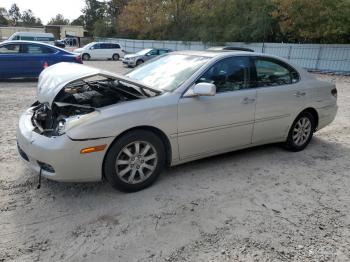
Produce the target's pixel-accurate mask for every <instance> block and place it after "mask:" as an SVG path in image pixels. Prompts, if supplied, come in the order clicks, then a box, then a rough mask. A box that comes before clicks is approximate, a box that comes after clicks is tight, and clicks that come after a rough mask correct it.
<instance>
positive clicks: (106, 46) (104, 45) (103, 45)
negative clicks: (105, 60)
mask: <svg viewBox="0 0 350 262" xmlns="http://www.w3.org/2000/svg"><path fill="white" fill-rule="evenodd" d="M110 46H111V45H110V44H100V49H109V48H110Z"/></svg>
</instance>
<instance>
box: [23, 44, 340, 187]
mask: <svg viewBox="0 0 350 262" xmlns="http://www.w3.org/2000/svg"><path fill="white" fill-rule="evenodd" d="M37 90H38V91H37V94H38V98H37V99H38V101H37V102H35V103H34V104H33V105H32V106H31V107H30V108H29V109H28V110H27V111H26V112H25V113H24V114H23V115H22V116H21V118H20V120H19V128H18V133H17V141H18V148H19V149H18V150H19V153H20V155H21V156H22V158H23V159H25V160H26V161H27V163H29V164H30V166H31V167H32V168H33V169H34V170H36V171H37V172H38V173H39V174H42V175H43V176H45V177H47V178H49V179H53V180H57V181H70V182H79V181H80V182H82V181H99V180H102V179H103V178H106V179H107V180H108V181H109V182H110V183H111V184H112V186H114V187H116V188H119V189H123V190H127V191H136V190H140V189H143V188H145V187H147V186H149V185H151V184H152V183H153V182H154V181H155V180H156V179H157V177H158V175H159V174H160V173H161V171H162V169H163V168H164V167H166V166H174V165H177V164H180V163H184V162H188V161H192V160H195V159H199V158H204V157H208V156H211V155H216V154H220V153H224V152H228V151H233V150H238V149H242V148H247V147H252V146H256V145H262V144H267V143H279V142H281V143H283V144H284V145H285V147H286V148H287V149H288V150H290V151H300V150H303V149H304V148H305V147H306V146H307V145H308V144H309V142H310V140H311V139H312V136H313V133H314V132H316V131H317V130H320V129H322V128H323V127H325V126H327V125H329V124H330V123H331V122H332V121H333V119H334V118H335V115H336V112H337V108H338V107H337V89H336V87H335V84H334V83H331V82H325V81H321V80H317V79H316V78H314V77H313V76H312V75H311V74H309V73H308V72H307V71H305V70H304V69H302V68H300V67H297V66H294V65H292V64H290V63H289V62H288V61H286V60H284V59H282V58H278V57H275V56H270V55H266V54H260V53H252V52H225V51H221V52H209V51H182V52H174V53H170V54H165V55H162V56H159V57H157V58H155V59H153V60H151V61H149V62H147V63H145V64H144V65H143V66H141V67H138V68H136V69H135V70H133V71H131V72H129V73H127V74H126V75H125V76H121V75H116V74H113V73H109V72H106V71H102V70H99V69H97V68H92V67H87V66H84V65H78V64H65V63H60V64H57V65H54V66H52V67H49V68H47V69H46V70H44V72H43V73H42V74H41V76H40V79H39V83H38V89H37ZM301 157H303V156H302V155H301Z"/></svg>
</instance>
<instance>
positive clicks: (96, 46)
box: [92, 44, 101, 49]
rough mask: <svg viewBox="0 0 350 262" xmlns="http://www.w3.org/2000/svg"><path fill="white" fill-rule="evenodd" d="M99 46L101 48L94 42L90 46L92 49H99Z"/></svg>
mask: <svg viewBox="0 0 350 262" xmlns="http://www.w3.org/2000/svg"><path fill="white" fill-rule="evenodd" d="M100 48H101V47H100V44H95V45H93V46H92V49H100Z"/></svg>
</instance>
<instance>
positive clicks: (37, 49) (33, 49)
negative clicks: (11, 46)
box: [22, 45, 55, 54]
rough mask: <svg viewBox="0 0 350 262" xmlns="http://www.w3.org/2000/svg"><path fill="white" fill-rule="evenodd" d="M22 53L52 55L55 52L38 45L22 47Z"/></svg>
mask: <svg viewBox="0 0 350 262" xmlns="http://www.w3.org/2000/svg"><path fill="white" fill-rule="evenodd" d="M22 52H23V53H27V54H52V53H55V50H53V49H51V48H49V47H46V46H40V45H23V46H22Z"/></svg>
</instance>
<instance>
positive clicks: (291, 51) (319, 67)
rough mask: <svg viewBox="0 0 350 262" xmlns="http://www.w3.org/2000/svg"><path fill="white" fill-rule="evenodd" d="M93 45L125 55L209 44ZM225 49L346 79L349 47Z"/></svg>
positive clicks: (349, 69)
mask: <svg viewBox="0 0 350 262" xmlns="http://www.w3.org/2000/svg"><path fill="white" fill-rule="evenodd" d="M97 41H106V42H117V43H119V44H121V45H122V46H123V48H124V50H125V51H126V52H127V53H135V52H137V51H140V50H142V49H145V48H169V49H172V50H174V51H178V50H205V49H207V48H209V47H211V46H213V45H212V44H208V43H202V42H182V41H156V40H134V39H120V38H98V39H97ZM225 45H226V46H235V47H245V48H250V49H253V50H254V51H255V52H260V53H267V54H272V55H277V56H280V57H284V58H286V59H288V60H289V61H291V62H293V63H295V64H297V65H299V66H302V67H304V68H306V69H308V70H311V71H320V72H327V73H339V74H346V75H350V45H337V44H334V45H333V44H332V45H331V44H324V45H323V44H286V43H243V42H229V43H226V44H225Z"/></svg>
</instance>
